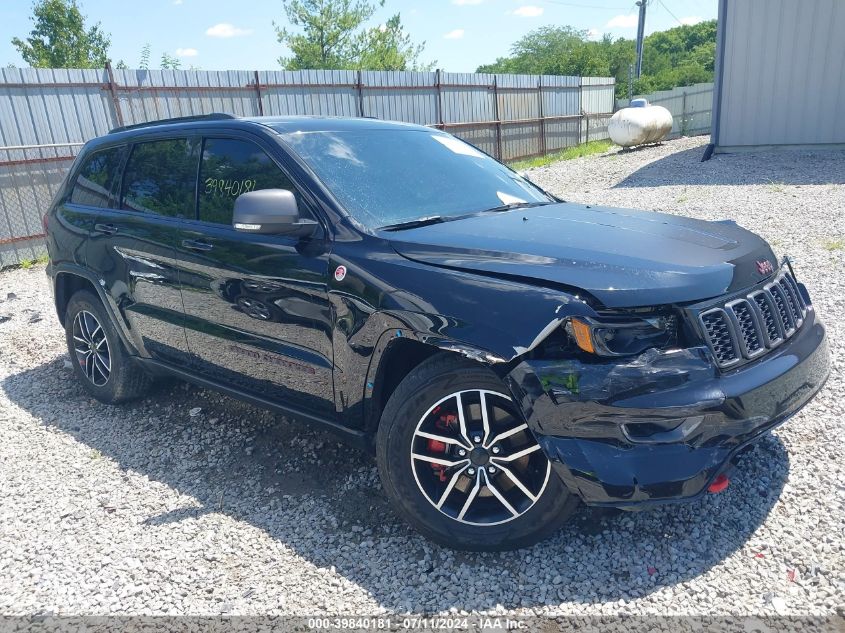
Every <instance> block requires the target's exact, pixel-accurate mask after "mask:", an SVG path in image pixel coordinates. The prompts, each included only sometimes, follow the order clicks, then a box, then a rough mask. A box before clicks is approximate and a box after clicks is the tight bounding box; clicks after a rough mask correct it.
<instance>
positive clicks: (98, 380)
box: [65, 290, 151, 404]
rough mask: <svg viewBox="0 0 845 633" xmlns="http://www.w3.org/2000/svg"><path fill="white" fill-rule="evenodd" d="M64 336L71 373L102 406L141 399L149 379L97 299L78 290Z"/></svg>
mask: <svg viewBox="0 0 845 633" xmlns="http://www.w3.org/2000/svg"><path fill="white" fill-rule="evenodd" d="M65 337H66V340H67V347H68V353H69V354H70V358H71V363H72V365H73V372H74V374H76V376H77V378H78V379H79V381H80V383H81V384H82V387H83V388H84V389H85V391H87V392H88V393H89V394H91V395H92V396H93V397H94V398H96V399H97V400H99V401H100V402H103V403H105V404H119V403H121V402H126V401H127V400H132V399H134V398H138V397H140V396H142V395H143V394H144V393H146V392H147V390H148V389H149V387H150V384H151V380H150V377H149V376H148V375H147V374H146V373H145V372H144V370H143V369H141V368H140V367H139V366H138V365H137V364H136V363H135V362H134V361H133V359H132V358H131V357H130V356H129V355H128V354H127V353H126V350H125V349H124V347H123V344H122V342H121V341H120V338H119V336H118V334H117V331H116V330H115V328H114V325H113V324H112V322H111V318H110V317H109V315H108V314H107V313H106V310H105V308H104V307H103V304H102V303H101V302H100V298H99V297H97V296H96V295H95V294H93V293H92V292H89V291H87V290H80V291H79V292H77V293H76V294H74V295H73V296H72V297H71V298H70V301H69V302H68V306H67V312H66V313H65Z"/></svg>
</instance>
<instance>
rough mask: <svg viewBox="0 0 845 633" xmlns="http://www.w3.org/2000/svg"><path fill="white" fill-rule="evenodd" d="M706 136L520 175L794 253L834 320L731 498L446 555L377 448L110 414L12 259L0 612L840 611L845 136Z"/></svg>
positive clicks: (176, 394)
mask: <svg viewBox="0 0 845 633" xmlns="http://www.w3.org/2000/svg"><path fill="white" fill-rule="evenodd" d="M705 142H706V139H701V138H698V139H681V140H678V141H673V142H669V143H666V144H664V145H663V146H660V147H653V148H648V149H644V150H640V151H634V152H627V153H617V152H611V153H610V154H608V155H603V156H598V157H590V158H587V159H581V160H576V161H568V162H564V163H559V164H557V165H554V166H552V167H550V168H543V169H537V170H534V171H533V172H531V176H532V178H534V179H535V180H536V181H537V182H539V183H541V184H543V185H544V186H546V187H548V188H549V189H551V190H552V191H554V192H555V193H557V194H560V195H562V196H563V197H565V198H567V199H570V200H577V201H582V202H586V203H597V204H598V203H601V204H610V205H616V206H632V207H643V208H655V209H660V210H663V211H669V212H673V213H680V214H685V215H690V216H695V217H701V218H707V219H721V218H734V219H736V220H737V221H738V222H739V223H740V224H742V225H744V226H746V227H748V228H750V229H753V230H755V231H758V232H760V233H762V234H763V236H765V237H766V238H768V239H769V240H770V241H772V243H773V244H774V245H775V248H776V250H777V251H779V252H780V253H789V254H790V255H792V256H794V259H795V263H796V268H797V272H798V275H799V276H800V278H801V279H802V280H803V281H805V282H806V283H807V285H808V286H809V289H810V292H811V293H812V296H813V297H814V299H815V305H816V308H817V310H818V311H819V313H820V314H821V317H822V319H823V320H824V321H825V323H826V324H827V325H828V327H829V334H830V341H831V343H832V350H833V355H834V369H833V374H832V376H831V379H830V381H829V382H828V385H827V387H826V388H825V389H824V391H823V392H822V394H821V395H820V396H819V397H818V398H816V400H815V401H814V402H813V403H812V404H811V405H810V406H809V407H807V408H806V409H805V410H804V411H803V412H802V413H801V414H800V415H798V416H797V417H796V418H794V419H793V420H791V421H790V422H789V423H788V424H787V425H785V426H784V427H782V428H781V429H780V430H778V431H777V432H776V433H774V434H773V435H770V436H768V437H766V438H765V439H763V440H762V441H761V442H760V443H759V444H758V446H757V448H756V450H755V451H753V452H752V453H750V454H749V455H748V456H747V457H746V458H745V459H744V460H743V462H742V463H741V464H740V467H739V468H738V469H737V470H736V471H735V473H734V475H733V478H732V484H731V486H730V488H729V489H728V490H727V491H726V492H724V493H722V494H720V495H713V496H709V497H707V498H706V499H704V500H703V501H701V502H700V503H694V504H687V505H682V506H674V507H665V508H661V509H657V510H654V511H649V512H641V513H635V514H630V513H617V512H615V511H598V510H590V509H584V510H583V511H582V512H580V514H579V515H578V517H577V519H576V520H575V521H574V522H573V523H571V524H570V525H569V526H567V527H566V528H565V529H563V530H562V531H561V532H560V533H559V534H557V535H556V536H555V537H554V538H552V539H551V540H549V541H547V542H545V543H542V544H540V545H537V546H535V547H533V548H531V549H528V550H522V551H518V552H513V553H506V554H500V555H493V554H485V555H478V554H466V553H456V552H452V551H449V550H445V549H441V548H439V547H436V546H434V545H432V544H430V543H429V542H427V541H426V540H424V539H423V538H422V537H420V536H418V535H417V534H416V533H414V532H412V531H411V530H410V529H408V528H407V527H406V526H405V524H404V523H402V522H401V521H399V520H397V519H396V518H395V517H394V516H393V514H392V512H391V511H390V509H389V507H388V505H387V503H386V500H385V498H384V495H383V493H382V491H381V488H380V486H379V483H378V479H377V476H376V471H375V468H374V465H373V463H372V461H371V460H370V458H369V457H367V456H365V455H362V454H359V453H357V452H355V451H354V450H351V449H347V448H345V447H343V446H341V445H339V444H338V443H337V442H335V441H334V440H333V439H332V438H331V437H330V436H328V435H324V434H322V433H318V432H314V431H311V430H309V429H307V428H304V427H301V426H298V425H295V424H293V423H288V422H286V421H284V420H280V419H277V418H274V417H273V416H272V415H270V414H269V413H266V412H264V411H261V410H258V409H255V408H253V407H251V406H248V405H245V404H242V403H239V402H237V401H234V400H232V399H229V398H226V397H223V396H220V395H217V394H214V393H211V392H208V391H204V390H201V389H197V388H195V387H189V386H186V385H183V384H179V383H174V384H170V385H165V386H162V387H160V388H159V389H158V390H157V391H156V393H155V394H154V395H151V396H150V397H148V398H146V399H144V400H142V401H140V402H137V403H134V404H131V405H128V406H125V407H120V408H117V407H107V406H104V405H101V404H99V403H97V402H95V401H93V400H91V399H90V398H88V397H86V395H85V394H84V393H83V391H82V389H81V388H80V387H79V386H78V385H77V384H76V383H75V381H74V380H73V378H72V376H71V374H70V371H69V369H68V362H67V355H66V353H65V351H64V341H63V335H62V331H61V329H60V328H59V326H58V324H57V321H56V318H55V314H54V312H53V308H52V305H51V299H50V295H49V290H48V286H47V281H46V278H45V275H44V271H43V268H41V267H38V268H34V269H31V270H11V271H6V272H3V273H1V274H0V613H2V614H45V613H47V614H49V613H55V614H206V615H215V614H221V613H226V614H251V615H257V614H303V615H305V614H312V615H313V614H337V615H352V614H371V615H372V614H377V613H384V612H394V611H406V610H410V611H413V612H417V613H419V612H423V611H424V612H428V613H433V612H444V613H445V612H448V611H450V610H452V611H453V612H454V611H455V610H457V611H475V610H493V611H496V612H498V613H508V614H514V615H516V614H521V615H531V614H540V615H568V614H615V613H629V614H707V615H724V614H735V615H741V614H759V615H764V614H776V613H789V614H807V615H810V614H815V615H825V614H833V613H836V612H839V613H840V614H841V613H843V612H845V544H843V529H844V528H845V465H844V464H845V459H843V455H845V425H843V422H842V420H843V415H845V407H843V402H845V383H843V366H845V345H843V341H845V318H843V313H845V275H843V272H842V271H843V268H845V249H843V240H845V235H843V233H844V232H845V220H843V214H845V211H843V210H845V187H844V186H843V178H845V153H842V152H829V153H821V152H819V153H809V152H802V153H782V154H779V153H759V154H755V155H733V156H717V157H715V158H714V159H713V160H711V161H710V162H708V163H700V162H699V159H700V156H701V152H702V151H703V143H705ZM8 293H13V294H8ZM7 294H8V296H7ZM3 317H9V319H8V320H4V318H3Z"/></svg>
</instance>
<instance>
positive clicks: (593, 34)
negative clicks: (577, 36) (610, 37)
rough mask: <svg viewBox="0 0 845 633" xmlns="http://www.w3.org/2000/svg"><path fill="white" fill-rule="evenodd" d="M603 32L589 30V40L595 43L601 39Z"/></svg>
mask: <svg viewBox="0 0 845 633" xmlns="http://www.w3.org/2000/svg"><path fill="white" fill-rule="evenodd" d="M601 35H602V33H601V31H599V30H598V29H588V30H587V39H588V40H593V41H594V42H595V41H597V40H600V39H601Z"/></svg>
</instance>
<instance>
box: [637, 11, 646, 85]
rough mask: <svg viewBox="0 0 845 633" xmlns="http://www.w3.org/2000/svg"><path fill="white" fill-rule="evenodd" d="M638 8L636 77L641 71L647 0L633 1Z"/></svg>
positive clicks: (638, 76)
mask: <svg viewBox="0 0 845 633" xmlns="http://www.w3.org/2000/svg"><path fill="white" fill-rule="evenodd" d="M635 4H636V5H637V6H638V7H639V8H640V20H639V22H638V23H637V71H636V75H637V79H639V78H640V75H641V74H642V72H643V35H644V34H645V8H646V5H647V4H648V0H638V1H637V2H636V3H635Z"/></svg>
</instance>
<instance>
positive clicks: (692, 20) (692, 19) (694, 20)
mask: <svg viewBox="0 0 845 633" xmlns="http://www.w3.org/2000/svg"><path fill="white" fill-rule="evenodd" d="M679 22H680V23H681V24H685V25H687V26H692V25H693V24H698V23H699V22H704V18H702V17H700V16H697V15H690V16H687V17H685V18H681V19H680V20H679Z"/></svg>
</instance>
